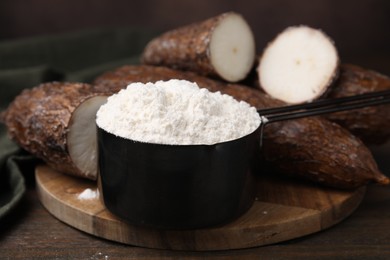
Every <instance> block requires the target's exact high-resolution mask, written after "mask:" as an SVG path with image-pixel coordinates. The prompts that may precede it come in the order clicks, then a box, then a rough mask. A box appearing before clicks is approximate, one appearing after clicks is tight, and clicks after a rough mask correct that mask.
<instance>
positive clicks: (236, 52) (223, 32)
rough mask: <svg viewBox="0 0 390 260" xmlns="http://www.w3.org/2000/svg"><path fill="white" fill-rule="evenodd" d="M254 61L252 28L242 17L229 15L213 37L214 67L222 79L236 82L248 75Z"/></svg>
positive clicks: (211, 46)
mask: <svg viewBox="0 0 390 260" xmlns="http://www.w3.org/2000/svg"><path fill="white" fill-rule="evenodd" d="M254 59H255V40H254V36H253V33H252V31H251V28H250V27H249V25H248V24H247V22H246V21H245V20H244V19H243V18H242V17H241V16H240V15H238V14H235V13H231V14H230V15H227V16H226V17H225V18H224V19H223V20H221V21H220V22H219V24H218V25H217V26H216V27H215V29H214V32H213V33H212V35H211V40H210V60H211V64H212V66H213V67H214V68H215V70H216V72H217V74H218V75H220V76H221V78H223V79H225V80H227V81H230V82H236V81H239V80H242V79H244V78H245V77H246V76H247V75H248V73H249V71H250V70H251V68H252V65H253V62H254Z"/></svg>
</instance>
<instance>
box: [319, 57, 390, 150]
mask: <svg viewBox="0 0 390 260" xmlns="http://www.w3.org/2000/svg"><path fill="white" fill-rule="evenodd" d="M389 89H390V78H389V77H388V76H385V75H382V74H380V73H378V72H375V71H372V70H368V69H364V68H362V67H359V66H356V65H351V64H342V65H341V66H340V76H339V79H338V80H337V82H336V83H335V84H334V85H333V86H332V87H331V88H330V89H329V92H328V93H327V98H339V97H346V96H353V95H358V94H363V93H368V92H374V91H382V90H389ZM326 118H327V119H329V120H331V121H334V122H337V123H338V124H340V125H342V126H344V127H345V128H347V129H348V130H350V131H351V132H352V133H353V134H355V135H356V136H358V137H360V138H361V139H362V140H363V141H364V142H365V143H367V144H381V143H385V142H386V141H387V140H388V139H389V138H390V105H381V106H372V107H367V108H363V109H359V110H354V111H346V112H339V113H333V114H328V115H326Z"/></svg>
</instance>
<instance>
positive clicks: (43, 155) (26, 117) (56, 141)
mask: <svg viewBox="0 0 390 260" xmlns="http://www.w3.org/2000/svg"><path fill="white" fill-rule="evenodd" d="M97 95H99V94H98V93H96V92H94V91H93V88H92V86H91V85H89V84H82V83H60V82H53V83H44V84H41V85H39V86H37V87H34V88H32V89H26V90H24V91H22V93H21V94H19V95H18V96H17V97H16V98H15V99H14V101H13V102H12V103H11V104H10V105H9V106H8V108H7V110H6V111H5V113H4V118H3V120H4V123H5V125H6V126H7V130H8V134H9V136H10V137H11V138H12V139H13V140H14V141H15V142H16V143H18V144H19V145H20V146H21V147H22V148H23V149H25V150H26V151H28V152H30V153H31V154H33V155H35V156H36V157H38V158H40V159H42V160H43V161H45V162H46V163H47V164H48V165H49V166H51V167H52V168H53V169H56V170H58V171H60V172H63V173H67V174H71V175H75V176H80V177H84V178H89V179H96V176H90V175H85V174H84V173H83V172H81V171H80V170H79V169H78V168H77V167H76V165H75V164H74V163H73V161H72V159H71V157H70V155H69V152H68V147H67V133H68V130H69V126H70V122H71V118H72V113H73V111H75V109H76V108H77V107H78V106H79V105H80V104H82V103H83V102H84V101H86V100H88V99H89V98H91V97H95V96H97Z"/></svg>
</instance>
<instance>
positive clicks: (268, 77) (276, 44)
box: [257, 26, 339, 103]
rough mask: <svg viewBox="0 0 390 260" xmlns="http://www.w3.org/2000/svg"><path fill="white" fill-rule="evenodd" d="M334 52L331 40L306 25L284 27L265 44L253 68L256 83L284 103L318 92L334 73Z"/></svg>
mask: <svg viewBox="0 0 390 260" xmlns="http://www.w3.org/2000/svg"><path fill="white" fill-rule="evenodd" d="M338 62H339V59H338V54H337V50H336V47H335V45H334V44H333V42H332V40H331V39H330V38H329V37H328V36H327V35H325V34H324V33H323V32H322V31H320V30H317V29H313V28H310V27H308V26H295V27H289V28H287V29H285V30H284V31H283V32H282V33H280V34H279V35H278V36H277V37H276V38H275V39H274V40H273V41H272V42H271V43H269V44H268V46H267V47H266V48H265V50H264V52H263V54H262V56H261V57H260V61H259V65H258V68H257V71H258V77H259V81H260V86H261V88H263V90H264V91H265V92H266V93H268V94H269V95H270V96H272V97H274V98H276V99H279V100H282V101H284V102H286V103H304V102H310V101H312V100H314V99H316V98H318V97H319V96H321V95H322V94H323V93H325V91H326V90H327V88H328V87H329V85H330V84H331V83H332V82H333V80H334V78H335V77H336V75H337V69H338Z"/></svg>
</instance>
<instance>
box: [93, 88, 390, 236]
mask: <svg viewBox="0 0 390 260" xmlns="http://www.w3.org/2000/svg"><path fill="white" fill-rule="evenodd" d="M386 103H390V91H382V92H374V93H368V94H362V95H357V96H352V97H345V98H338V99H332V100H327V99H324V100H318V101H314V102H312V103H307V104H303V105H293V106H286V107H280V108H272V109H263V110H258V112H259V113H260V115H261V118H262V123H261V124H260V126H259V128H258V129H256V130H255V131H254V132H252V133H250V134H248V135H246V136H244V137H241V138H238V139H235V140H232V141H227V142H221V143H217V144H212V145H167V144H152V143H143V142H138V141H134V140H130V139H125V138H122V137H118V136H115V135H113V134H111V133H108V132H106V131H105V130H103V129H101V128H99V127H97V135H98V137H97V138H98V156H99V158H98V162H99V189H100V193H101V195H102V196H101V197H102V198H103V202H104V204H105V206H106V208H107V209H108V210H109V211H110V212H111V213H113V214H114V215H116V216H118V217H120V218H122V219H123V220H125V221H127V222H128V223H130V224H133V225H140V226H146V227H152V228H163V229H193V228H205V227H210V226H216V225H222V224H226V223H228V222H230V221H232V220H234V219H236V218H237V217H239V216H241V215H242V214H243V213H245V212H246V211H247V210H248V209H249V208H250V207H251V205H252V203H253V201H254V199H255V192H254V191H255V187H254V185H255V181H254V175H253V166H254V162H255V158H256V154H257V153H258V152H259V150H260V149H261V140H262V134H263V128H264V127H265V126H266V125H267V124H269V123H272V122H276V121H282V120H290V119H296V118H301V117H307V116H314V115H320V114H325V113H332V112H338V111H343V110H351V109H356V108H362V107H367V106H374V105H380V104H386Z"/></svg>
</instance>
